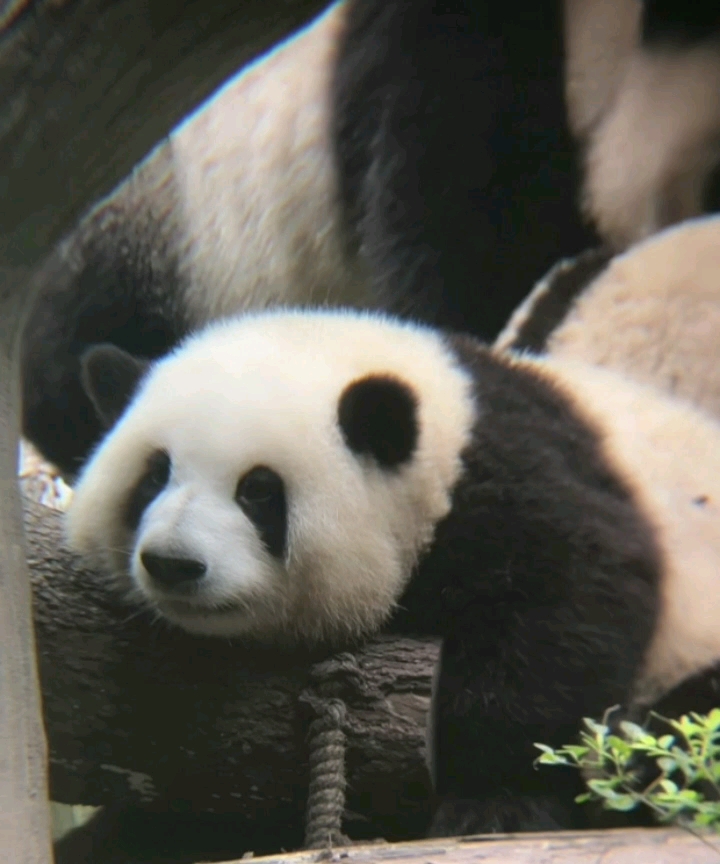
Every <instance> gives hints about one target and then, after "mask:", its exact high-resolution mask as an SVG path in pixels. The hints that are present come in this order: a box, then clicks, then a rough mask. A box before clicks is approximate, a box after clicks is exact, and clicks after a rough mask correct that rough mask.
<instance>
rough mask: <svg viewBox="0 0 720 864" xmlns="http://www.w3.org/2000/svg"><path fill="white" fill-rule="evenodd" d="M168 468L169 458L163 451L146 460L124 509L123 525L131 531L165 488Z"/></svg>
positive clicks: (169, 466)
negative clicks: (140, 475) (143, 469)
mask: <svg viewBox="0 0 720 864" xmlns="http://www.w3.org/2000/svg"><path fill="white" fill-rule="evenodd" d="M170 468H171V462H170V456H169V455H168V454H167V453H166V452H165V451H164V450H156V451H155V452H154V453H153V454H152V456H150V458H149V459H148V461H147V465H146V467H145V471H144V472H143V474H142V477H141V478H140V479H139V480H138V482H137V484H136V485H135V488H134V489H133V491H132V494H131V495H130V498H129V499H128V502H127V505H126V508H125V524H126V525H127V527H128V528H130V529H131V530H133V531H134V530H135V529H136V528H137V526H138V525H139V523H140V520H141V519H142V515H143V513H144V512H145V511H146V510H147V508H148V507H149V506H150V505H151V504H152V502H153V501H154V500H155V499H156V498H157V496H158V495H159V494H160V493H161V492H162V491H163V489H164V488H165V487H166V486H167V484H168V480H169V479H170Z"/></svg>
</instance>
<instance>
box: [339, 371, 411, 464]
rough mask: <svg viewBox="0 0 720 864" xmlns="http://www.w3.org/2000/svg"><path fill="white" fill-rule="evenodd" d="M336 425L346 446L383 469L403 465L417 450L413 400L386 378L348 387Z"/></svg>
mask: <svg viewBox="0 0 720 864" xmlns="http://www.w3.org/2000/svg"><path fill="white" fill-rule="evenodd" d="M338 423H339V424H340V429H341V431H342V434H343V437H344V438H345V443H346V444H347V446H348V447H349V448H350V449H351V450H352V451H353V452H354V453H357V454H358V455H363V456H372V457H373V458H374V459H375V460H376V461H377V463H378V464H379V465H380V466H381V467H383V468H396V467H398V466H399V465H402V464H403V462H407V461H408V460H409V459H410V457H411V456H412V455H413V453H414V452H415V448H416V447H417V441H418V434H419V429H418V419H417V399H416V398H415V394H414V393H413V391H412V390H411V389H410V387H408V385H407V384H404V383H403V382H402V381H400V380H398V379H397V378H393V377H391V376H390V375H368V376H367V377H366V378H360V379H359V380H358V381H353V382H352V384H349V385H348V386H347V387H346V388H345V390H344V391H343V394H342V396H341V397H340V402H339V404H338Z"/></svg>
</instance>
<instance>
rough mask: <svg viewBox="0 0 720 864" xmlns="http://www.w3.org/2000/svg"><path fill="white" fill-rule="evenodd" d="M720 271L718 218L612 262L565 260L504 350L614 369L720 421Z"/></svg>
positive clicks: (519, 316) (502, 342)
mask: <svg viewBox="0 0 720 864" xmlns="http://www.w3.org/2000/svg"><path fill="white" fill-rule="evenodd" d="M585 259H587V260H585ZM596 264H597V265H598V266H595V265H596ZM719 272H720V218H718V217H717V216H711V217H704V218H701V219H691V220H688V221H687V222H683V223H681V224H680V225H675V226H673V227H672V228H667V229H665V230H664V231H661V232H660V233H659V234H656V235H654V236H653V237H651V238H649V239H648V240H645V241H644V242H642V243H638V244H637V245H635V246H633V247H632V248H631V249H629V250H628V251H627V252H625V253H623V254H622V255H618V256H616V257H615V258H613V259H612V260H610V261H609V263H608V261H607V259H605V260H601V259H599V258H595V259H593V256H581V257H580V258H578V259H575V260H574V261H568V262H562V263H561V264H560V265H558V266H557V267H555V268H553V270H552V271H551V272H550V273H549V274H548V275H547V276H546V277H545V278H544V279H543V280H541V281H540V282H539V283H538V285H537V286H536V288H535V289H534V290H533V292H532V293H531V294H530V295H529V296H528V298H527V300H526V301H525V302H524V303H523V304H522V305H521V306H520V307H519V308H518V309H517V310H516V312H515V313H514V314H513V316H512V317H511V318H510V320H509V322H508V324H507V326H506V328H505V329H504V330H503V332H502V333H501V334H500V335H499V336H498V338H497V340H496V341H495V347H496V348H500V349H505V348H512V349H515V350H518V349H519V350H534V351H543V352H549V353H550V354H552V355H553V356H557V357H563V358H575V359H577V360H581V361H584V362H587V363H592V364H595V365H599V366H603V367H606V368H609V369H614V370H616V371H617V372H619V373H621V374H623V375H626V376H629V377H631V378H634V379H636V380H638V381H641V382H642V383H644V384H648V385H650V386H653V387H656V388H658V389H660V390H662V391H664V392H667V393H670V394H672V395H674V396H679V397H681V398H683V399H686V400H688V401H689V402H692V403H693V404H694V405H697V406H698V407H700V408H702V409H703V410H704V411H706V412H708V413H709V414H711V415H712V416H714V417H715V418H720V343H719V342H718V339H717V334H718V332H720V283H719V282H718V273H719Z"/></svg>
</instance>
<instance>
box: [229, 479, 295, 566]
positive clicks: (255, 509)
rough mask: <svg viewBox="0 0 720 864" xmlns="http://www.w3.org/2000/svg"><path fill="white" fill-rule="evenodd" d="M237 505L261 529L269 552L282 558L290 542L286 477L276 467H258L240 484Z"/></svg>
mask: <svg viewBox="0 0 720 864" xmlns="http://www.w3.org/2000/svg"><path fill="white" fill-rule="evenodd" d="M235 502H236V503H237V505H238V507H240V509H241V510H242V511H243V513H244V514H245V515H246V516H247V517H248V519H249V520H250V521H251V522H252V523H253V525H254V526H255V528H256V529H257V532H258V534H259V535H260V539H261V540H262V541H263V543H264V544H265V546H266V548H267V550H268V552H269V553H270V554H271V555H273V556H275V558H282V557H283V555H284V554H285V544H286V540H287V501H286V499H285V484H284V483H283V480H282V477H281V476H280V475H279V474H277V473H276V472H275V471H273V470H272V468H266V467H265V466H264V465H257V466H256V467H255V468H253V469H252V470H251V471H248V473H247V474H245V475H243V476H242V477H241V478H240V480H239V481H238V484H237V489H236V490H235Z"/></svg>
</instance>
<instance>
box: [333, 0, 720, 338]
mask: <svg viewBox="0 0 720 864" xmlns="http://www.w3.org/2000/svg"><path fill="white" fill-rule="evenodd" d="M348 2H349V10H348V21H347V27H346V30H345V35H344V41H343V43H342V46H341V50H340V54H339V59H338V64H337V71H336V76H335V82H334V94H335V111H334V115H333V119H334V124H335V126H334V128H335V135H334V138H333V141H334V144H335V148H336V155H337V161H338V165H339V176H340V184H341V185H340V188H341V192H342V204H343V208H344V214H345V218H346V223H347V226H348V231H349V234H350V237H351V238H353V239H354V240H355V243H356V245H357V248H358V249H359V250H360V255H361V257H362V258H363V259H364V260H366V261H367V262H368V265H369V270H370V273H371V277H372V279H373V280H374V284H375V285H376V287H377V290H379V291H383V290H385V291H386V290H387V289H388V286H393V288H395V289H397V288H398V287H399V288H400V290H401V293H403V294H405V295H406V296H408V297H412V298H416V297H423V298H424V299H425V300H426V302H427V303H428V304H429V305H430V306H431V307H433V306H434V308H435V309H436V311H437V321H438V322H440V323H442V324H445V325H447V324H449V325H451V326H452V327H454V328H455V329H459V330H463V331H466V332H472V333H474V334H476V335H480V336H482V337H483V338H490V337H492V336H494V335H495V334H497V332H499V330H500V328H501V327H502V326H503V324H504V323H505V321H504V318H503V317H502V316H503V315H504V314H507V309H503V307H502V304H501V303H499V302H498V300H499V298H501V297H507V298H512V300H513V305H514V304H516V303H518V302H519V301H520V300H521V299H522V297H523V296H525V294H526V293H527V292H528V291H529V289H530V286H531V285H532V284H534V282H535V281H536V280H537V279H538V278H539V277H540V276H541V275H542V274H543V273H544V272H546V271H547V270H548V268H549V267H550V266H551V265H552V264H553V263H555V262H556V261H557V260H558V258H560V257H562V256H565V255H567V254H569V253H570V254H574V253H573V250H575V251H580V250H581V249H583V248H585V247H586V246H587V245H588V244H589V243H590V242H593V240H592V237H593V235H592V232H591V231H590V230H589V229H587V228H586V227H585V226H584V225H583V221H582V220H581V219H580V218H579V211H578V203H579V201H580V200H582V207H583V210H584V212H585V214H586V215H587V216H588V217H589V218H590V220H591V221H592V224H593V225H594V226H595V227H596V228H597V229H598V232H599V235H600V238H601V239H602V240H603V241H605V242H608V243H611V244H612V245H613V246H614V247H615V248H616V249H622V248H624V247H625V246H627V245H629V244H630V243H632V242H634V241H635V240H637V239H640V238H641V237H644V236H646V235H647V234H649V233H652V232H653V231H656V230H658V229H659V228H661V227H663V226H664V225H667V224H670V223H673V222H676V221H679V220H681V219H684V218H687V217H690V216H693V215H696V214H698V213H700V212H702V211H703V209H704V208H709V209H718V204H720V198H719V197H718V194H717V189H713V188H712V183H711V180H712V177H713V172H714V170H715V168H716V167H717V165H718V162H719V161H720V149H718V141H719V140H720V134H719V133H720V110H719V109H718V99H717V98H716V96H717V93H718V92H719V91H720V46H719V45H718V43H717V37H718V32H719V31H720V15H718V13H717V10H716V9H715V7H714V6H711V5H709V6H698V5H697V4H694V5H693V7H692V8H690V7H689V6H688V4H686V3H681V2H678V0H648V2H646V3H644V4H643V3H640V2H637V0H615V2H612V0H551V2H547V3H537V2H533V0H511V2H508V3H488V2H485V0H466V2H465V0H463V2H451V3H441V4H439V3H436V2H434V0H389V2H388V0H348ZM568 22H570V24H569V25H568V26H567V28H566V24H568ZM608 58H611V61H609V60H608ZM566 60H567V61H568V62H567V65H566ZM568 108H569V112H568ZM568 114H569V116H568Z"/></svg>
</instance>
